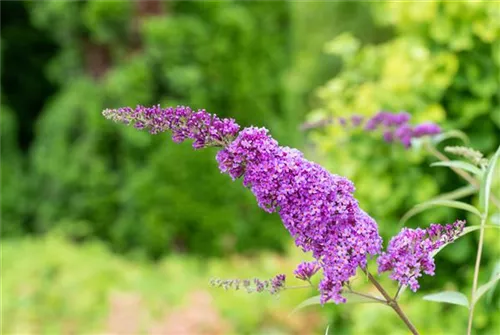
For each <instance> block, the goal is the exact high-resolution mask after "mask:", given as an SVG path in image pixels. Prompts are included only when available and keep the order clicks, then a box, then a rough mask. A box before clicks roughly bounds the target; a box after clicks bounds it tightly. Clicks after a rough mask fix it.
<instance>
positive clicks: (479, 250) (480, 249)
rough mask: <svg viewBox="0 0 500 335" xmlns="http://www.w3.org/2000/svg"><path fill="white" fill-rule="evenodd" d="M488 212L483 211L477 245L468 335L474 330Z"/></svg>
mask: <svg viewBox="0 0 500 335" xmlns="http://www.w3.org/2000/svg"><path fill="white" fill-rule="evenodd" d="M486 217H487V213H483V215H482V216H481V226H480V228H479V244H478V246H477V255H476V265H475V266H474V279H473V281H472V292H471V297H470V307H469V322H468V326H467V335H470V334H471V332H472V319H473V317H474V306H475V305H476V304H475V302H474V298H475V296H476V290H477V282H478V278H479V267H480V265H481V254H482V253H483V244H484V228H485V227H484V226H485V223H486Z"/></svg>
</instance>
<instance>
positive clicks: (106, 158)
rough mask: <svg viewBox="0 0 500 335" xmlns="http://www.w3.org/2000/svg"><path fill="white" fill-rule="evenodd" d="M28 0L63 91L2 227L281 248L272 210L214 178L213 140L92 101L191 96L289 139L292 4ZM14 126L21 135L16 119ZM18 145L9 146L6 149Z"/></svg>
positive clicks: (146, 249) (130, 240) (48, 113)
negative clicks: (119, 119)
mask: <svg viewBox="0 0 500 335" xmlns="http://www.w3.org/2000/svg"><path fill="white" fill-rule="evenodd" d="M148 4H149V5H151V4H153V5H155V3H154V2H151V3H148ZM148 4H146V5H148ZM25 5H26V6H27V8H28V9H29V13H30V15H31V19H32V21H33V23H34V24H35V26H36V27H37V28H38V29H42V30H44V31H47V33H48V34H50V36H51V38H52V39H53V40H55V41H56V43H57V44H58V46H59V50H58V53H57V54H56V55H55V57H54V59H53V60H52V61H51V62H50V63H49V64H48V65H47V75H48V76H49V78H50V79H51V80H52V81H53V82H54V83H57V84H58V85H60V88H59V90H58V93H57V94H56V95H54V96H53V97H51V99H50V100H49V101H48V102H47V103H46V104H45V106H44V108H43V110H42V112H41V114H40V116H39V117H38V119H37V120H36V126H35V139H34V141H33V143H32V145H31V147H30V151H29V157H28V162H27V166H28V176H26V178H27V179H28V180H29V190H27V192H26V196H28V197H29V206H23V208H22V210H19V208H13V209H12V210H10V209H9V208H7V207H8V206H11V207H12V205H13V204H15V203H9V202H8V201H6V202H3V204H2V205H3V206H7V207H6V209H5V211H4V210H3V211H2V212H4V213H12V216H5V217H4V218H5V219H7V218H8V219H9V220H7V225H6V229H5V230H4V232H5V233H9V232H10V231H13V230H14V227H17V228H16V229H17V230H23V229H24V230H26V229H27V227H33V230H35V231H37V232H45V231H48V230H50V229H52V228H53V227H59V226H62V227H65V229H70V230H72V233H73V234H74V235H75V236H74V237H75V238H76V239H81V238H86V237H89V236H98V237H100V238H102V239H105V240H107V241H109V242H110V243H111V245H112V246H113V248H114V249H115V250H116V251H127V250H136V251H137V252H139V253H143V254H145V255H147V256H149V257H158V256H159V255H161V254H163V253H165V252H168V251H171V250H179V251H189V252H192V253H199V254H204V255H210V254H215V255H220V254H222V253H223V252H226V251H238V250H239V251H242V250H249V249H257V248H261V247H267V248H272V249H276V250H280V249H281V246H282V241H283V240H284V238H286V234H282V233H279V232H280V231H281V229H282V228H281V226H280V224H279V221H278V218H277V217H272V216H269V215H266V214H265V213H262V212H261V211H259V210H258V208H256V206H255V201H254V199H252V197H251V196H250V195H249V194H248V193H247V192H246V191H245V190H244V189H243V188H242V187H241V185H238V183H231V181H230V180H229V179H228V178H225V177H224V176H221V175H220V173H219V172H218V171H217V168H216V165H215V164H214V161H215V160H214V155H215V152H214V151H206V152H193V150H192V149H191V148H189V146H188V145H181V146H177V145H175V144H173V143H168V142H169V140H168V138H167V136H165V135H163V136H157V137H153V136H150V135H149V134H141V133H137V132H135V131H134V130H131V129H123V127H119V126H116V125H113V124H110V123H109V122H106V121H105V120H104V119H103V118H102V116H101V115H100V111H101V110H103V109H104V108H107V107H119V106H123V105H131V106H134V105H136V104H145V105H148V104H156V103H162V104H163V105H176V104H186V105H191V106H192V107H194V108H206V109H207V110H209V111H210V112H214V113H217V114H220V115H222V116H231V117H234V118H236V119H237V120H238V122H240V123H241V124H243V125H249V124H253V123H254V124H259V125H266V126H268V127H270V128H272V129H273V132H274V133H275V134H276V136H278V137H281V138H286V139H287V140H289V141H293V138H294V132H291V131H290V129H295V128H296V125H297V123H298V118H297V116H293V115H292V113H291V112H289V110H288V109H287V108H285V107H284V106H283V84H282V79H281V77H282V75H283V73H284V71H285V69H287V67H288V66H289V63H290V61H289V59H290V55H289V52H287V50H288V47H287V31H288V29H289V26H290V21H289V17H288V12H287V11H288V6H289V5H288V4H287V3H279V4H271V3H267V2H257V3H238V2H206V3H205V2H189V3H185V2H169V3H165V2H161V1H160V2H156V6H157V7H153V8H152V9H151V8H146V9H144V8H142V7H141V6H142V5H141V4H140V3H133V2H116V1H90V2H61V1H45V2H28V3H26V4H25ZM5 113H8V111H6V112H5ZM6 120H7V121H9V120H8V117H7V116H6ZM2 125H3V124H2ZM6 126H8V125H7V124H6ZM9 132H10V133H13V136H14V137H15V136H16V134H14V132H15V129H14V128H12V130H10V131H9ZM2 136H3V135H2ZM8 136H10V135H8ZM15 149H16V148H15V143H13V144H12V145H10V146H9V151H11V152H12V155H15V154H14V152H15ZM14 164H15V163H13V165H12V168H14V167H15V165H14ZM9 168H10V166H9V167H8V168H7V170H8V169H9ZM2 173H4V171H2ZM5 173H9V172H8V171H5ZM3 187H4V185H2V188H3ZM5 187H8V185H6V186H5ZM5 192H7V189H5ZM2 193H4V189H2ZM11 196H12V197H13V198H14V199H16V197H17V199H19V198H21V197H20V196H16V194H15V193H11ZM235 199H238V201H235ZM19 205H21V204H19ZM14 207H15V206H14ZM16 211H17V212H16ZM16 213H17V216H16ZM9 215H10V214H9ZM26 221H28V222H26ZM69 221H71V222H78V224H76V225H74V224H70V225H67V224H65V223H64V222H69ZM20 223H22V224H23V226H20ZM73 230H74V231H73Z"/></svg>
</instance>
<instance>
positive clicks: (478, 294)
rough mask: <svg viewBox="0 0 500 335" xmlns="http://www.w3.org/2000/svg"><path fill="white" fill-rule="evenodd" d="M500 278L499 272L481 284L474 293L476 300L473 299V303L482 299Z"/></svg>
mask: <svg viewBox="0 0 500 335" xmlns="http://www.w3.org/2000/svg"><path fill="white" fill-rule="evenodd" d="M499 280H500V274H497V275H496V276H495V277H494V278H493V279H492V280H490V281H489V282H487V283H486V284H483V285H481V286H479V288H478V289H477V291H476V293H475V294H474V300H473V302H472V303H473V304H476V303H477V302H478V301H479V299H481V297H482V296H483V295H484V294H485V293H486V292H488V290H490V289H491V288H493V287H495V284H496V283H497V281H499Z"/></svg>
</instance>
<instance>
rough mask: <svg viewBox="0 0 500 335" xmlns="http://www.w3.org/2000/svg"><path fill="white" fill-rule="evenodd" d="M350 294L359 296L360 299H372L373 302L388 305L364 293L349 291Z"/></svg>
mask: <svg viewBox="0 0 500 335" xmlns="http://www.w3.org/2000/svg"><path fill="white" fill-rule="evenodd" d="M349 293H351V294H355V295H359V296H360V297H365V298H368V299H371V300H374V301H377V302H381V303H383V304H386V305H387V301H385V300H382V299H379V298H377V297H374V296H373V295H369V294H364V293H361V292H356V291H353V290H349Z"/></svg>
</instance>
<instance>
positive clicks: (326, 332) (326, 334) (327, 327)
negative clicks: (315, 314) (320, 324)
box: [325, 325, 330, 335]
mask: <svg viewBox="0 0 500 335" xmlns="http://www.w3.org/2000/svg"><path fill="white" fill-rule="evenodd" d="M329 329H330V325H328V326H326V330H325V335H328V330H329Z"/></svg>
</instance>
